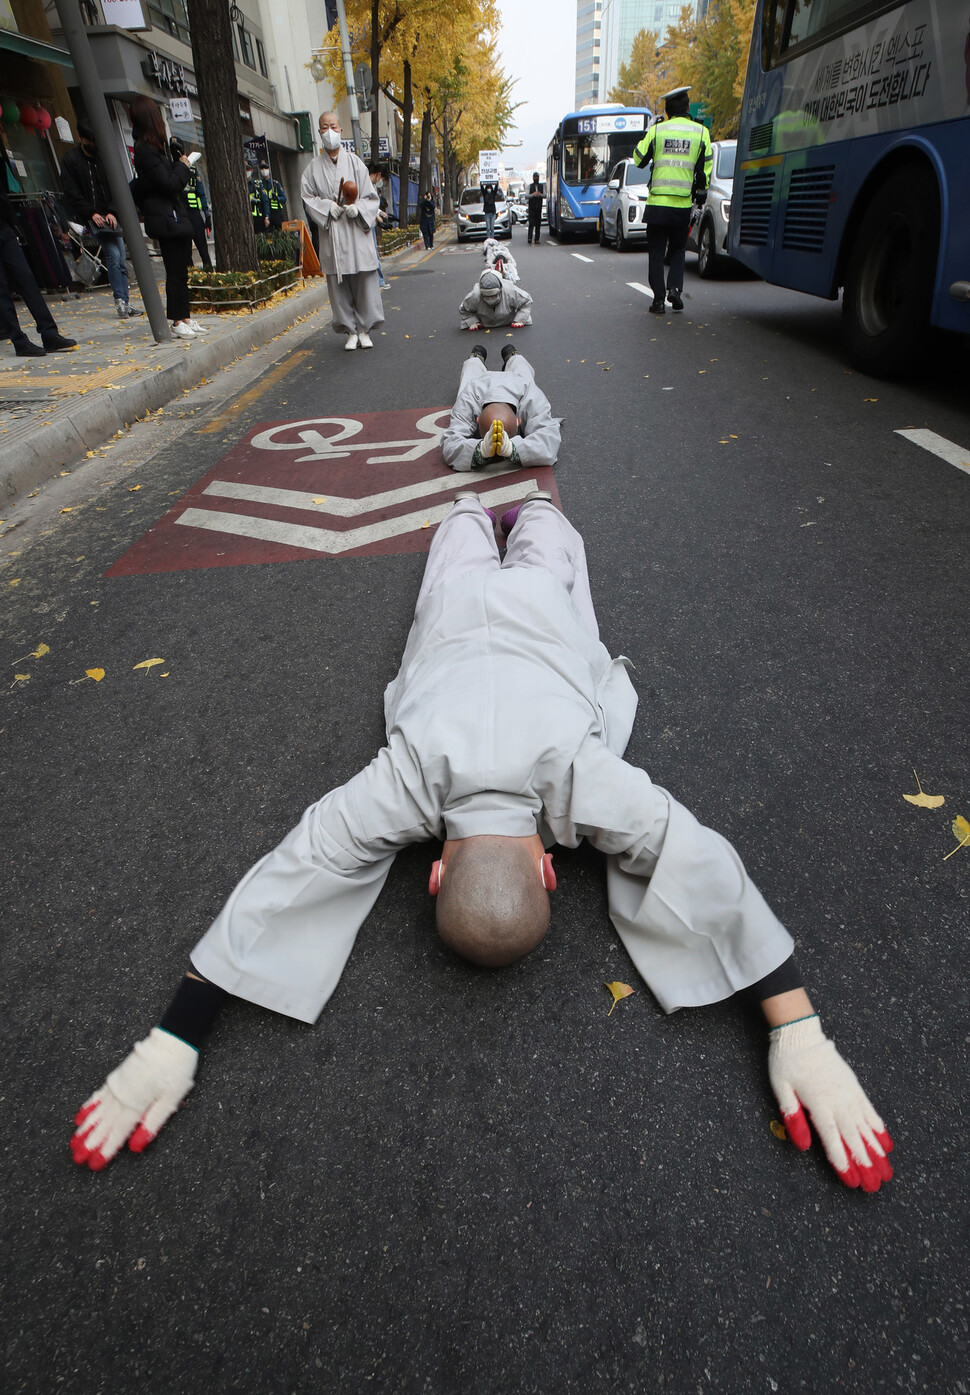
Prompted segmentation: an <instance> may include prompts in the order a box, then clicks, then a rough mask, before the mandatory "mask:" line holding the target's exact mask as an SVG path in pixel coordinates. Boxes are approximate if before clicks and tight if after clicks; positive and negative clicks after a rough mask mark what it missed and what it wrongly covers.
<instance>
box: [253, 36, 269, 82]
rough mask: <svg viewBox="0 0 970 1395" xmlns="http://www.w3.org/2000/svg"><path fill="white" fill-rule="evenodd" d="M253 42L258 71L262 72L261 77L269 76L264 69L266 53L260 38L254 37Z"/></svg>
mask: <svg viewBox="0 0 970 1395" xmlns="http://www.w3.org/2000/svg"><path fill="white" fill-rule="evenodd" d="M253 42H254V43H255V45H256V63H257V65H258V67H259V71H260V72H261V73H262V75H263V77H269V73H268V72H267V70H266V53H265V51H264V49H263V45H262V41H261V40H260V39H254V40H253Z"/></svg>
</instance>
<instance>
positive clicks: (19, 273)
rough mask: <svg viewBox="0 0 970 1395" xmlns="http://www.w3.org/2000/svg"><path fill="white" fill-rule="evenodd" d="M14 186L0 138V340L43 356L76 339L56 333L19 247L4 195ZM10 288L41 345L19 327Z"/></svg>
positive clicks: (21, 354)
mask: <svg viewBox="0 0 970 1395" xmlns="http://www.w3.org/2000/svg"><path fill="white" fill-rule="evenodd" d="M2 135H3V126H2V125H0V136H2ZM18 187H19V185H18V183H17V176H16V175H15V174H14V172H13V169H12V168H11V166H10V163H9V157H8V156H7V147H6V145H5V144H4V143H3V140H2V139H0V339H9V340H10V341H11V342H12V343H13V347H14V353H15V354H16V355H17V357H18V358H43V356H44V354H52V353H55V352H56V351H57V350H58V349H74V348H76V347H77V340H76V339H66V338H65V337H64V335H63V334H60V333H59V332H58V328H57V325H56V323H55V321H54V316H53V315H52V314H51V311H50V306H49V305H48V304H47V301H46V300H45V299H44V297H43V295H42V294H41V289H40V287H39V286H38V284H37V282H36V281H35V280H34V273H33V272H32V271H31V269H30V265H29V263H28V261H27V258H26V257H25V256H24V253H23V249H22V248H21V246H20V241H19V239H18V237H17V225H16V223H15V222H14V214H13V204H12V203H11V202H10V200H9V199H8V198H7V190H8V189H9V190H10V191H11V192H13V191H14V190H15V189H16V188H18ZM11 282H12V283H13V285H11ZM14 289H16V290H18V291H19V292H20V294H21V296H22V297H23V301H24V304H25V305H26V306H27V309H28V310H29V311H30V313H31V314H32V315H33V317H34V323H35V324H36V325H37V331H38V333H39V334H40V337H41V342H42V343H43V346H44V347H43V348H41V346H40V344H35V343H34V342H33V340H32V339H28V338H27V335H26V334H25V333H24V331H23V330H22V329H21V328H20V321H19V320H18V319H17V311H16V310H15V309H14V303H13V293H12V292H13V290H14Z"/></svg>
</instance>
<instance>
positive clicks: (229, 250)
mask: <svg viewBox="0 0 970 1395" xmlns="http://www.w3.org/2000/svg"><path fill="white" fill-rule="evenodd" d="M186 3H187V9H188V15H189V28H190V30H191V33H192V63H193V65H194V67H195V80H196V82H197V84H198V87H199V107H200V109H201V112H202V128H203V130H204V131H205V154H206V172H207V176H208V180H209V202H210V203H211V205H212V223H213V228H214V230H215V235H216V265H217V267H218V268H219V270H220V271H258V270H259V259H258V257H257V256H256V235H255V233H254V232H253V220H252V216H251V215H250V212H249V195H248V193H247V191H246V162H245V160H244V158H243V134H242V131H241V129H240V126H239V98H238V96H237V94H236V69H235V66H234V64H233V57H232V21H231V20H230V18H229V6H228V4H227V3H226V0H186Z"/></svg>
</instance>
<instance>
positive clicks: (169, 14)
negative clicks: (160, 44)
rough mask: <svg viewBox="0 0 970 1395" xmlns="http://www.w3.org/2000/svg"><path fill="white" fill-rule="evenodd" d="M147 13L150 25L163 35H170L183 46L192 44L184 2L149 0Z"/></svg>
mask: <svg viewBox="0 0 970 1395" xmlns="http://www.w3.org/2000/svg"><path fill="white" fill-rule="evenodd" d="M148 13H149V15H150V16H151V20H152V23H153V24H154V25H156V26H157V28H159V29H161V30H162V31H163V33H165V34H171V35H172V37H173V38H174V39H180V40H181V42H182V43H183V44H189V43H191V42H192V39H191V36H190V34H189V16H188V14H187V12H186V9H185V0H149V5H148Z"/></svg>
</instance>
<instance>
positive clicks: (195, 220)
mask: <svg viewBox="0 0 970 1395" xmlns="http://www.w3.org/2000/svg"><path fill="white" fill-rule="evenodd" d="M189 222H190V223H191V224H192V241H193V242H194V243H195V245H196V247H198V249H199V260H200V261H201V262H202V265H203V266H204V267H205V269H206V271H211V270H212V258H211V257H210V256H209V243H208V240H207V238H206V235H205V217H204V215H203V213H202V210H201V208H190V209H189ZM191 255H192V254H191V252H190V253H189V256H190V258H191Z"/></svg>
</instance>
